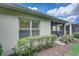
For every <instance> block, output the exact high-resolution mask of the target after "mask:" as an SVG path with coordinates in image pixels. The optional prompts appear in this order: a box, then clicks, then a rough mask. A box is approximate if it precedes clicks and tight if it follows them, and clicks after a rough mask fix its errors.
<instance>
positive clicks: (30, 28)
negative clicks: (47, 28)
mask: <svg viewBox="0 0 79 59" xmlns="http://www.w3.org/2000/svg"><path fill="white" fill-rule="evenodd" d="M29 21H30V22H29V23H30V27H29V28H19V30H30V37H31V36H33V35H32V30H40V28H39V25H40V23H39V25H38V28H32V21H35V20H29ZM36 21H37V20H36Z"/></svg>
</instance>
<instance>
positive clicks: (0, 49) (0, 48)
mask: <svg viewBox="0 0 79 59" xmlns="http://www.w3.org/2000/svg"><path fill="white" fill-rule="evenodd" d="M2 52H3V49H2V45H1V43H0V55H1V54H2Z"/></svg>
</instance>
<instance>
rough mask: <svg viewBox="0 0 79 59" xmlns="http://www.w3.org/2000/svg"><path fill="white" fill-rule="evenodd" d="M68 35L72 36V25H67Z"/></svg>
mask: <svg viewBox="0 0 79 59" xmlns="http://www.w3.org/2000/svg"><path fill="white" fill-rule="evenodd" d="M69 34H70V35H72V24H70V25H69Z"/></svg>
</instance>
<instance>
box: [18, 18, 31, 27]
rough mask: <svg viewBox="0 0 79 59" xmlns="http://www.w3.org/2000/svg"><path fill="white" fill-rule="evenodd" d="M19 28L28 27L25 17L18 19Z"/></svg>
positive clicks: (28, 23)
mask: <svg viewBox="0 0 79 59" xmlns="http://www.w3.org/2000/svg"><path fill="white" fill-rule="evenodd" d="M20 28H30V21H28V20H26V19H20Z"/></svg>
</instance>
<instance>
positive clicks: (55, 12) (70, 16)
mask: <svg viewBox="0 0 79 59" xmlns="http://www.w3.org/2000/svg"><path fill="white" fill-rule="evenodd" d="M18 5H21V6H23V7H25V8H30V9H32V10H35V11H39V12H42V13H45V14H48V15H50V16H54V17H57V18H59V19H63V20H66V21H69V22H71V23H77V24H79V4H78V3H18Z"/></svg>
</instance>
